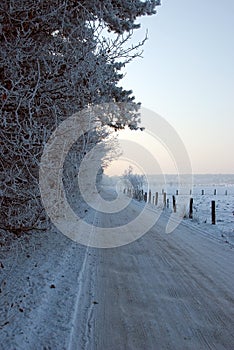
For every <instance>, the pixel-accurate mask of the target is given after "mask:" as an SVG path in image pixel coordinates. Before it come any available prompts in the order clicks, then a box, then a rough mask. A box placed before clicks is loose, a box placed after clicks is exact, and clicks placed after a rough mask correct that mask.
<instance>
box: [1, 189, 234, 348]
mask: <svg viewBox="0 0 234 350" xmlns="http://www.w3.org/2000/svg"><path fill="white" fill-rule="evenodd" d="M106 197H107V199H108V198H109V199H110V197H111V194H110V193H108V192H107V193H106ZM140 210H141V207H140V206H139V204H138V203H137V202H135V201H133V202H131V204H130V205H129V206H128V207H127V208H126V209H125V210H123V211H121V212H120V213H119V214H118V215H116V214H105V213H101V212H99V213H97V212H96V213H95V215H91V214H90V219H89V220H91V221H92V220H94V224H95V225H99V226H104V227H116V226H118V225H120V223H121V224H123V223H125V222H128V221H129V219H131V218H133V217H135V216H137V215H138V214H139V211H140ZM148 211H149V213H150V214H149V215H155V213H154V211H152V210H151V209H150V208H149V209H148ZM167 220H168V217H167V215H165V214H163V215H162V216H161V217H160V219H159V221H158V222H157V223H156V224H155V226H154V227H153V228H152V229H151V230H150V231H149V232H148V233H147V234H145V235H144V236H142V237H141V238H140V239H138V240H137V241H135V242H133V243H131V244H128V245H125V246H122V247H118V248H110V249H96V248H91V247H84V246H81V245H79V244H76V243H74V242H71V241H70V240H69V239H68V238H66V237H65V236H63V235H61V234H60V233H58V232H51V233H50V234H46V235H44V236H43V235H42V234H41V235H38V236H37V235H36V236H35V238H33V245H34V250H33V251H31V253H30V257H28V258H27V254H28V252H27V251H25V250H20V249H18V253H17V254H18V255H17V260H16V263H15V265H14V267H13V268H11V273H10V274H8V275H7V277H5V282H6V283H5V285H4V287H3V288H2V289H3V293H1V294H2V295H3V296H2V299H0V300H3V301H5V302H8V303H9V302H14V305H16V306H14V307H12V308H13V309H14V312H13V311H12V312H11V310H10V311H9V309H10V305H8V306H7V307H6V305H5V309H7V311H8V314H7V313H6V322H8V323H6V324H5V325H4V324H2V326H1V329H0V334H1V343H0V349H3V350H5V349H7V350H14V349H17V350H18V349H20V350H21V349H22V350H23V349H24V350H27V349H29V350H31V349H32V350H34V349H35V350H37V349H38V350H40V349H43V350H45V349H47V350H49V349H53V350H54V349H55V350H56V349H58V350H60V349H65V350H68V349H69V350H73V349H74V350H82V349H85V350H121V349H123V350H137V349H139V350H151V349H152V350H158V349H159V350H164V349H165V350H175V349H176V350H177V349H178V350H181V349H182V350H183V349H184V350H187V349H188V350H190V349H193V350H206V349H212V350H214V349H217V350H224V349H225V350H233V349H234V332H233V330H234V249H233V248H232V246H230V245H228V244H225V243H224V242H222V241H221V240H217V239H212V238H211V237H210V236H209V235H208V236H206V232H202V231H200V230H198V229H195V228H192V227H189V226H188V225H186V224H184V223H182V224H180V225H179V227H178V228H177V229H176V230H175V231H174V232H173V233H172V234H166V233H165V227H166V223H167ZM31 247H32V243H30V244H29V245H28V249H31ZM7 262H8V261H7V259H6V261H4V263H5V264H6V266H7ZM9 265H10V264H9ZM4 291H5V293H4ZM4 298H5V299H4ZM20 302H21V303H20ZM0 306H2V304H1V301H0ZM19 306H21V311H20V312H19V311H18V309H19ZM5 309H4V310H5ZM22 310H23V311H22ZM7 315H8V316H7ZM7 317H8V318H7ZM1 321H2V320H1ZM0 324H1V323H0Z"/></svg>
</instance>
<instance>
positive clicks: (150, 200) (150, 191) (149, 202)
mask: <svg viewBox="0 0 234 350" xmlns="http://www.w3.org/2000/svg"><path fill="white" fill-rule="evenodd" d="M148 202H149V203H151V190H149V201H148Z"/></svg>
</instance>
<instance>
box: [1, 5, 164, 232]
mask: <svg viewBox="0 0 234 350" xmlns="http://www.w3.org/2000/svg"><path fill="white" fill-rule="evenodd" d="M157 5H159V2H158V1H154V0H152V1H151V0H149V1H144V2H143V1H140V0H133V1H128V0H103V1H102V0H91V1H90V0H80V1H77V0H37V1H36V0H2V1H1V3H0V44H1V50H0V78H1V79H0V80H1V83H0V98H1V109H0V113H1V115H0V146H1V148H0V151H1V152H0V183H1V185H0V206H1V214H0V227H3V228H7V229H11V230H12V231H14V232H21V231H23V230H27V229H32V228H34V227H36V226H37V227H38V226H40V227H41V226H42V222H43V220H44V221H45V220H46V216H45V213H43V207H42V205H41V201H40V193H39V188H38V167H39V162H40V157H41V154H42V151H43V146H44V145H45V143H46V142H47V140H48V137H49V136H50V135H51V133H52V131H53V130H54V129H55V128H56V127H57V126H58V125H59V124H60V123H61V122H62V121H63V120H65V119H66V118H68V117H69V116H71V115H72V114H73V113H75V112H77V111H79V110H81V109H83V108H84V107H86V106H90V105H93V104H100V103H104V102H108V103H109V102H113V103H115V102H131V103H132V111H131V113H130V112H129V111H128V113H124V111H123V113H118V116H117V117H116V115H113V114H111V113H110V114H105V115H103V117H102V119H101V122H102V125H103V128H105V127H107V126H109V127H112V128H114V129H116V130H117V129H120V128H124V127H125V126H128V127H129V128H131V129H136V128H137V127H138V122H139V118H138V114H137V113H136V112H137V110H138V107H139V105H138V104H136V103H135V102H134V97H132V91H126V90H124V89H122V88H121V87H119V86H117V83H118V82H119V80H120V79H121V78H122V74H121V72H120V70H121V68H123V66H124V65H125V64H126V63H127V62H129V61H130V60H131V59H132V58H134V57H135V56H137V55H138V54H139V53H138V51H136V50H135V49H137V48H138V47H139V46H140V45H141V43H140V44H139V45H136V47H135V48H132V47H130V48H126V45H124V46H123V44H125V43H126V41H127V40H128V38H129V37H130V36H131V34H132V31H133V30H134V29H136V28H138V27H139V25H138V24H136V23H135V20H136V18H137V17H139V16H142V15H146V14H147V15H151V14H154V13H155V8H156V6H157ZM108 31H109V32H111V33H110V34H109V35H108ZM124 47H125V48H124ZM106 135H107V133H106V129H102V130H96V132H94V133H93V134H92V138H90V135H84V136H83V139H82V140H79V142H77V144H76V147H75V151H76V153H77V154H78V158H79V161H80V160H81V159H82V156H83V154H84V152H85V150H86V151H87V149H88V148H90V147H91V146H92V145H93V144H95V143H97V142H99V141H100V140H101V139H103V138H104V137H105V136H106Z"/></svg>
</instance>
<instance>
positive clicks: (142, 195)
mask: <svg viewBox="0 0 234 350" xmlns="http://www.w3.org/2000/svg"><path fill="white" fill-rule="evenodd" d="M202 191H203V192H202V194H204V190H202ZM123 193H124V194H127V195H128V196H130V197H133V198H135V199H137V200H139V201H141V200H144V202H145V203H147V202H148V203H149V204H151V203H152V204H154V205H155V206H157V205H158V198H159V194H158V192H156V193H155V196H153V197H152V192H151V190H149V195H148V194H147V192H144V191H143V190H132V189H129V188H128V189H124V190H123ZM216 193H217V192H216V190H215V193H214V194H215V195H216ZM178 194H179V191H178V190H177V191H176V195H177V196H178ZM190 194H191V191H190ZM225 194H227V191H226V192H225ZM162 195H163V207H164V209H165V208H169V198H167V193H166V192H164V190H162ZM147 197H148V200H147ZM172 207H173V211H174V213H176V197H175V195H173V196H172ZM189 218H190V219H193V198H190V203H189ZM211 222H212V225H215V224H216V204H215V201H214V200H212V201H211Z"/></svg>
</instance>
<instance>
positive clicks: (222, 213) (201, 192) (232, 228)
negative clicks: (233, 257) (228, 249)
mask: <svg viewBox="0 0 234 350" xmlns="http://www.w3.org/2000/svg"><path fill="white" fill-rule="evenodd" d="M148 179H149V187H150V189H151V191H152V196H153V195H155V192H158V193H159V202H158V205H159V206H163V195H162V191H165V192H166V193H167V198H168V199H169V206H170V208H171V207H172V196H173V195H175V198H176V203H177V206H178V207H179V206H180V203H183V204H181V205H184V196H183V195H182V194H181V193H180V191H179V190H178V187H179V186H178V178H177V177H176V176H175V175H166V176H165V183H160V181H161V178H160V177H157V176H149V178H148ZM145 190H146V188H145ZM177 190H178V196H177V195H176V193H177ZM215 193H216V194H215ZM191 198H193V203H194V205H193V220H190V224H192V225H198V226H202V228H203V229H205V230H208V231H210V229H211V230H212V232H214V233H216V234H217V235H219V234H220V233H221V235H223V238H226V239H227V240H228V241H230V242H232V243H233V244H234V175H194V177H193V186H192V188H191ZM213 200H214V201H215V203H216V228H210V225H211V201H213ZM188 212H189V200H187V205H186V213H187V215H186V217H188ZM204 224H207V225H204Z"/></svg>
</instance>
